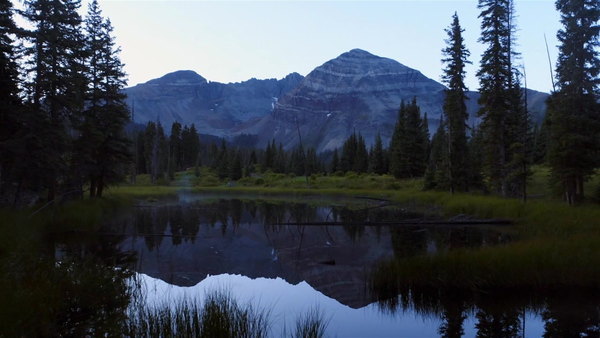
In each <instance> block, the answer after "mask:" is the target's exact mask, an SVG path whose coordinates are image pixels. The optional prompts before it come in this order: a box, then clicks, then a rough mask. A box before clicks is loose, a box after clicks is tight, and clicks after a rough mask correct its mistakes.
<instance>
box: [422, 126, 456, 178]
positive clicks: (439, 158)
mask: <svg viewBox="0 0 600 338" xmlns="http://www.w3.org/2000/svg"><path fill="white" fill-rule="evenodd" d="M442 116H443V115H442ZM446 130H448V127H447V126H446V121H444V119H443V117H442V119H441V120H440V125H439V126H438V129H437V131H436V132H435V134H434V135H433V139H432V140H431V152H430V155H429V161H428V164H427V170H426V171H425V182H424V189H448V188H449V187H450V184H451V183H450V170H449V166H450V160H449V155H450V153H449V152H448V134H447V132H446Z"/></svg>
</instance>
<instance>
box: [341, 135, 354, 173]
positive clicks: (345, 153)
mask: <svg viewBox="0 0 600 338" xmlns="http://www.w3.org/2000/svg"><path fill="white" fill-rule="evenodd" d="M357 148H358V137H357V136H356V132H354V133H352V135H350V137H348V139H347V140H346V141H345V142H344V145H343V147H342V158H341V160H340V169H341V170H342V171H343V172H347V171H350V170H352V169H353V167H354V162H355V161H356V152H357Z"/></svg>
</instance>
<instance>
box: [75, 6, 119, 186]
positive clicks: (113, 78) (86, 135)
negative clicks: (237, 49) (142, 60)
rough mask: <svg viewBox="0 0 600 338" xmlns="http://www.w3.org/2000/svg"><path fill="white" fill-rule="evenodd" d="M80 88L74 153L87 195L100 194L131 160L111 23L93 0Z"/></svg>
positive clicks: (115, 180) (117, 59) (117, 50)
mask: <svg viewBox="0 0 600 338" xmlns="http://www.w3.org/2000/svg"><path fill="white" fill-rule="evenodd" d="M85 32H86V35H85V44H84V55H85V65H86V67H85V75H86V79H87V88H86V90H85V91H84V93H85V94H86V95H85V101H86V106H87V109H85V111H84V112H83V114H82V119H81V120H80V122H81V124H80V125H78V129H79V130H80V132H81V135H80V137H79V139H78V140H77V142H76V143H77V144H78V145H79V150H80V151H79V152H77V153H76V156H77V157H79V156H80V157H83V158H84V159H85V160H84V161H85V163H86V165H85V166H84V167H85V169H84V172H85V175H86V176H87V177H88V179H89V182H90V196H92V197H94V196H98V197H101V196H102V192H103V190H104V187H105V186H106V185H107V184H110V183H114V182H118V181H120V180H122V178H123V177H124V174H125V172H126V165H127V164H128V163H129V161H130V160H131V158H130V157H131V155H130V153H129V150H128V149H129V147H130V144H129V140H128V138H127V137H126V135H125V131H124V128H125V125H126V124H127V122H129V119H130V115H129V110H128V108H127V105H126V103H125V98H126V97H125V95H124V94H123V88H124V87H125V73H124V71H123V64H122V63H121V61H120V59H119V53H120V48H118V47H115V43H114V37H113V35H112V32H113V27H112V25H111V23H110V21H109V20H107V19H104V18H103V17H102V12H101V11H100V8H99V6H98V1H97V0H93V1H92V2H91V3H90V5H89V8H88V14H87V17H86V19H85Z"/></svg>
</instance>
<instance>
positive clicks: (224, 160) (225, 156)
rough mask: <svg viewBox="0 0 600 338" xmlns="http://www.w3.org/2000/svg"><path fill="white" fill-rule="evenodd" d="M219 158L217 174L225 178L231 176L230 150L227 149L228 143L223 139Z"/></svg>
mask: <svg viewBox="0 0 600 338" xmlns="http://www.w3.org/2000/svg"><path fill="white" fill-rule="evenodd" d="M218 158H219V160H218V162H217V163H218V166H217V176H219V178H220V179H222V180H223V179H225V178H227V177H228V176H229V162H230V161H229V158H230V156H229V151H228V150H227V143H226V142H225V140H224V139H223V140H222V141H221V148H220V149H219V157H218Z"/></svg>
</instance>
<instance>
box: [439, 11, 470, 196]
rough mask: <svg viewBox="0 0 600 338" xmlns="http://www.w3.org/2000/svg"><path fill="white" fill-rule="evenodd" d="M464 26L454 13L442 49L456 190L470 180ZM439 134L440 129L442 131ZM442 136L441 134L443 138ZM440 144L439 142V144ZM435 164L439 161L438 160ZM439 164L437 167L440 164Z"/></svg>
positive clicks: (450, 168) (451, 170)
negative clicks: (468, 168)
mask: <svg viewBox="0 0 600 338" xmlns="http://www.w3.org/2000/svg"><path fill="white" fill-rule="evenodd" d="M463 32H464V29H462V28H461V26H460V21H459V19H458V14H456V13H454V15H453V16H452V24H451V25H450V27H449V28H447V29H446V33H447V34H448V39H447V40H446V44H447V47H446V48H444V49H443V50H442V53H443V55H444V59H442V62H443V63H444V64H445V65H446V68H445V69H444V74H443V76H442V80H443V81H444V83H445V84H446V85H447V86H448V89H446V91H445V97H444V111H443V114H444V116H445V123H446V124H445V126H446V129H447V130H446V133H445V134H447V137H445V139H446V140H447V142H448V144H447V146H446V147H444V148H445V150H444V148H442V149H438V150H437V151H447V152H448V155H447V156H445V157H446V158H447V160H448V165H447V167H446V168H444V169H445V170H447V173H446V175H444V176H445V177H447V180H448V181H447V182H448V185H449V189H450V191H451V192H452V193H454V191H455V190H458V191H467V190H468V189H469V182H468V170H467V167H468V153H467V132H466V123H467V119H468V117H469V116H468V113H467V105H466V103H465V101H466V100H467V95H466V91H467V86H466V85H465V81H464V80H465V74H466V71H465V66H466V65H467V64H469V63H470V62H469V60H468V57H469V55H470V53H469V51H468V50H467V48H466V47H465V44H464V39H463V37H462V33H463ZM438 134H439V132H438ZM440 138H441V136H438V139H440ZM438 147H439V145H438ZM434 163H435V162H434ZM436 167H437V166H436Z"/></svg>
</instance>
